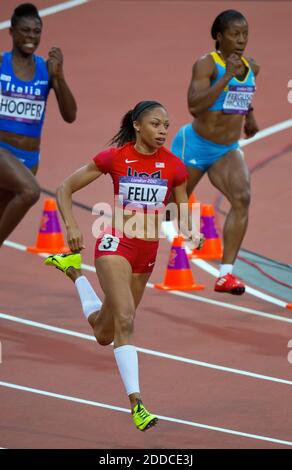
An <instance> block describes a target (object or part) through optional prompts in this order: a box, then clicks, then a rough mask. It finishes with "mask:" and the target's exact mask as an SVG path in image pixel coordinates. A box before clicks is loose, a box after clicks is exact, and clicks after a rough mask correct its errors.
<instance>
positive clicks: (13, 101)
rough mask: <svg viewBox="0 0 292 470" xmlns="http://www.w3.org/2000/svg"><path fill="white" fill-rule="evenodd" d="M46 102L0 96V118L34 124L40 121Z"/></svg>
mask: <svg viewBox="0 0 292 470" xmlns="http://www.w3.org/2000/svg"><path fill="white" fill-rule="evenodd" d="M45 105H46V102H45V101H43V100H39V99H35V100H29V99H26V98H23V97H19V96H10V95H3V94H2V93H1V94H0V118H5V119H11V120H13V121H18V122H19V121H20V122H25V123H28V124H36V123H38V122H39V121H41V119H42V116H43V113H44V109H45Z"/></svg>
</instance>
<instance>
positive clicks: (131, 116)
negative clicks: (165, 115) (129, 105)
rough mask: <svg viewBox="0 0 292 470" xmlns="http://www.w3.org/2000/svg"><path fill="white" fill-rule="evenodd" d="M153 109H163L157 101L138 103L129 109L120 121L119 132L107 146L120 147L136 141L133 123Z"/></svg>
mask: <svg viewBox="0 0 292 470" xmlns="http://www.w3.org/2000/svg"><path fill="white" fill-rule="evenodd" d="M153 108H163V106H162V105H161V104H160V103H158V101H140V102H139V103H138V104H136V106H135V107H134V109H130V111H128V112H127V113H126V114H125V115H124V117H123V118H122V120H121V126H120V130H119V132H118V133H117V134H116V135H115V136H114V137H113V138H112V139H111V140H110V141H109V145H116V146H117V147H122V146H123V145H125V144H127V143H128V142H133V141H134V142H135V141H136V131H135V129H134V126H133V122H134V121H137V120H139V119H141V118H142V117H143V115H144V114H145V113H147V112H148V111H149V110H150V109H153Z"/></svg>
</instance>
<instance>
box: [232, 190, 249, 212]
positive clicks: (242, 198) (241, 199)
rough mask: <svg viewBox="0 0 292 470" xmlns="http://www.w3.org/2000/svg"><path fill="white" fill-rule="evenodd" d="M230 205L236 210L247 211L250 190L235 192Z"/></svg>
mask: <svg viewBox="0 0 292 470" xmlns="http://www.w3.org/2000/svg"><path fill="white" fill-rule="evenodd" d="M231 204H232V206H233V207H235V208H238V209H245V210H247V209H248V208H249V205H250V190H249V188H246V189H244V190H242V191H238V192H236V194H234V195H233V197H232V201H231Z"/></svg>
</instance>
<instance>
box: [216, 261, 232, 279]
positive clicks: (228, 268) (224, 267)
mask: <svg viewBox="0 0 292 470" xmlns="http://www.w3.org/2000/svg"><path fill="white" fill-rule="evenodd" d="M232 271H233V264H221V266H220V272H219V277H222V276H225V275H226V274H232Z"/></svg>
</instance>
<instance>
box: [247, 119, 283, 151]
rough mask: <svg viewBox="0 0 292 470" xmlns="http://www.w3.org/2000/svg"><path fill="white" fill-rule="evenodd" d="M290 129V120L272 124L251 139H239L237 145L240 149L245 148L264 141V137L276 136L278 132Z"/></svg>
mask: <svg viewBox="0 0 292 470" xmlns="http://www.w3.org/2000/svg"><path fill="white" fill-rule="evenodd" d="M290 127H292V119H287V121H282V122H279V123H278V124H274V125H273V126H270V127H267V128H266V129H263V130H262V131H259V132H258V133H257V135H255V136H254V137H252V138H251V139H240V141H239V144H240V147H246V146H247V145H250V144H253V143H254V142H257V141H258V140H261V139H265V138H266V137H270V136H271V135H273V134H277V133H278V132H281V131H285V130H286V129H289V128H290Z"/></svg>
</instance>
